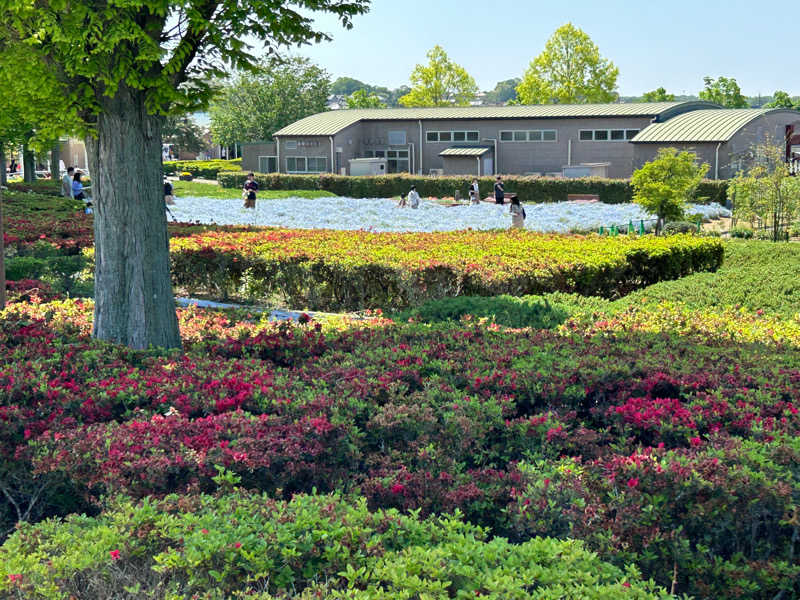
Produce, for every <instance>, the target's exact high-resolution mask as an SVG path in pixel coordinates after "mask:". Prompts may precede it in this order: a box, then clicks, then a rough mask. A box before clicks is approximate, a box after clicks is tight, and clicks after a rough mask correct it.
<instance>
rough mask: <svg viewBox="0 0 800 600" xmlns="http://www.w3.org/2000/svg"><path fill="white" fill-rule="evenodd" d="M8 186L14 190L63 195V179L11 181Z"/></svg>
mask: <svg viewBox="0 0 800 600" xmlns="http://www.w3.org/2000/svg"><path fill="white" fill-rule="evenodd" d="M6 185H7V187H8V189H9V190H10V191H12V192H33V193H34V194H44V195H46V196H61V181H58V180H53V179H37V180H36V181H33V182H30V183H28V182H25V181H10V182H8V183H7V184H6Z"/></svg>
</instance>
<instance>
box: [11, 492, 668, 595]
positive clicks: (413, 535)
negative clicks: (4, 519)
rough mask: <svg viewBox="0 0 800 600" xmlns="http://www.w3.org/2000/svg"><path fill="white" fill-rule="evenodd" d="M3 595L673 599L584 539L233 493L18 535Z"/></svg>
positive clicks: (120, 509)
mask: <svg viewBox="0 0 800 600" xmlns="http://www.w3.org/2000/svg"><path fill="white" fill-rule="evenodd" d="M258 592H261V594H260V595H259V594H258ZM0 593H3V594H7V595H10V597H17V596H19V597H24V598H29V599H42V600H68V599H69V598H71V597H75V598H115V600H127V599H130V600H133V599H136V600H139V599H142V598H151V599H156V598H158V599H163V600H167V599H171V600H172V599H175V600H177V599H178V598H181V599H183V598H203V599H207V600H211V599H215V600H216V599H220V600H221V599H222V598H230V597H232V596H235V597H239V595H240V594H241V596H242V597H244V596H245V595H246V597H248V598H251V597H255V598H262V599H264V600H266V598H273V597H275V598H300V597H302V598H320V597H324V598H358V599H362V600H367V599H370V600H373V599H374V600H377V599H386V600H388V599H390V598H391V599H397V598H408V599H412V598H454V597H458V598H468V597H469V598H474V597H476V596H481V597H487V598H497V599H500V598H503V599H505V598H551V597H552V598H555V597H558V598H565V597H568V598H582V599H583V598H586V599H598V600H600V599H608V600H611V599H617V598H623V599H624V598H636V599H639V600H648V599H655V598H666V597H667V596H666V594H665V593H664V592H663V591H660V590H658V589H657V588H656V587H655V586H654V584H652V583H647V582H642V581H641V580H640V576H639V574H638V573H637V571H636V570H635V569H633V568H628V569H626V570H624V571H623V570H621V569H619V568H617V567H614V566H612V565H610V564H608V563H605V562H603V561H601V560H599V559H598V558H597V556H596V555H595V554H593V553H591V552H588V551H587V550H585V549H584V547H583V545H582V544H581V543H580V542H578V541H571V540H566V541H561V540H554V539H548V538H537V539H533V540H530V541H527V542H525V543H522V544H511V543H509V542H508V541H506V540H505V539H503V538H495V539H493V540H491V541H489V540H488V539H487V535H486V533H485V531H484V530H482V529H481V528H479V527H475V526H473V525H469V524H467V523H465V522H463V521H462V520H461V519H460V517H459V516H458V515H456V516H443V517H439V518H430V519H425V520H421V519H419V518H418V517H416V516H414V515H413V514H412V515H411V516H406V515H402V514H400V513H399V512H397V511H396V510H386V511H382V510H378V511H375V512H370V511H369V510H368V509H367V506H366V503H365V501H364V500H363V499H361V500H356V501H355V502H353V501H352V500H347V499H344V498H342V497H340V496H338V495H333V496H315V495H312V496H305V495H298V496H295V497H294V498H293V499H292V500H291V501H290V502H278V501H275V500H272V499H270V498H268V497H266V496H263V495H252V494H249V493H246V492H242V491H236V490H234V491H233V492H230V493H228V494H225V495H221V496H218V497H213V496H207V495H196V496H178V495H172V496H168V497H166V498H165V499H163V500H157V501H156V500H150V499H144V500H141V501H139V502H133V501H132V500H130V499H127V498H122V497H121V498H117V499H115V500H113V501H112V502H111V503H110V504H109V507H108V508H107V510H105V511H104V512H103V513H102V514H100V515H99V516H98V517H95V518H89V517H86V516H78V515H73V516H70V517H68V518H67V519H65V520H63V521H61V520H55V519H54V520H49V521H44V522H41V523H38V524H36V525H31V524H22V525H21V526H20V528H19V530H18V531H16V532H15V533H14V534H13V535H12V536H11V537H10V538H9V539H8V540H7V541H6V543H5V544H4V545H3V546H2V547H1V548H0ZM270 594H275V595H276V596H271V595H270Z"/></svg>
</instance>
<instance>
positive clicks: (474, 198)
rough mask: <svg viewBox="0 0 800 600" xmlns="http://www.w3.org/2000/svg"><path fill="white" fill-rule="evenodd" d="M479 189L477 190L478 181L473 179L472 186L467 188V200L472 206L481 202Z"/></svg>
mask: <svg viewBox="0 0 800 600" xmlns="http://www.w3.org/2000/svg"><path fill="white" fill-rule="evenodd" d="M480 194H481V192H480V189H479V188H478V180H477V179H473V180H472V185H470V186H469V199H470V202H472V204H478V203H479V202H480V200H481V197H480Z"/></svg>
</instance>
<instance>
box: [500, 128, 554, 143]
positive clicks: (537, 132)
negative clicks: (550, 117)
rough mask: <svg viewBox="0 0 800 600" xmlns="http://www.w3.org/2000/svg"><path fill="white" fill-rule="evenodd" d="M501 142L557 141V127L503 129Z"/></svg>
mask: <svg viewBox="0 0 800 600" xmlns="http://www.w3.org/2000/svg"><path fill="white" fill-rule="evenodd" d="M500 141H501V142H555V141H556V130H555V129H533V130H527V129H526V130H517V131H501V132H500Z"/></svg>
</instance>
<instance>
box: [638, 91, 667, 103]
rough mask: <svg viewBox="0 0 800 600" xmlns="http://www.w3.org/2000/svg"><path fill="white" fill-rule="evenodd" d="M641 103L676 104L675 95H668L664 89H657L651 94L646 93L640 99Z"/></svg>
mask: <svg viewBox="0 0 800 600" xmlns="http://www.w3.org/2000/svg"><path fill="white" fill-rule="evenodd" d="M640 101H641V102H674V101H675V94H668V93H667V90H666V89H664V88H663V87H660V88H656V89H654V90H653V91H651V92H645V93H644V94H642V97H641V99H640Z"/></svg>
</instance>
